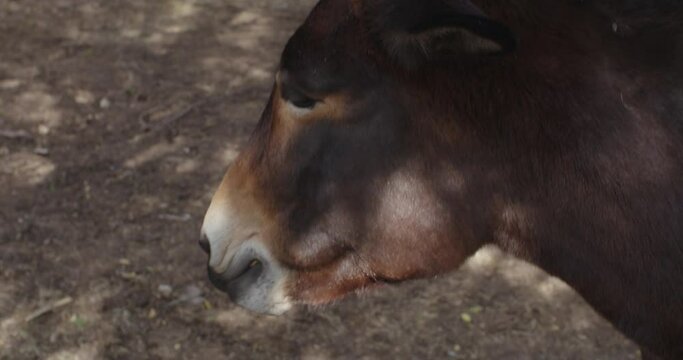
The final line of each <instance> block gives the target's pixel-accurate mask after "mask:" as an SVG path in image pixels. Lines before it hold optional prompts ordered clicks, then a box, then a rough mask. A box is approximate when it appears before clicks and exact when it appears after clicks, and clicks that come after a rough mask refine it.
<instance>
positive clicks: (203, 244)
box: [199, 233, 211, 255]
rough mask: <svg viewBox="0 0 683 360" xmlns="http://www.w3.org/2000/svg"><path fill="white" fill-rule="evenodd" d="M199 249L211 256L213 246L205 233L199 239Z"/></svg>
mask: <svg viewBox="0 0 683 360" xmlns="http://www.w3.org/2000/svg"><path fill="white" fill-rule="evenodd" d="M199 247H200V248H202V250H204V252H205V253H207V254H209V255H211V244H210V243H209V238H208V237H207V236H206V234H204V233H202V235H201V237H200V238H199Z"/></svg>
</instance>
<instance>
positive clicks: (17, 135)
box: [0, 129, 32, 139]
mask: <svg viewBox="0 0 683 360" xmlns="http://www.w3.org/2000/svg"><path fill="white" fill-rule="evenodd" d="M0 137H4V138H8V139H32V137H31V134H29V132H28V131H26V130H6V129H5V130H0Z"/></svg>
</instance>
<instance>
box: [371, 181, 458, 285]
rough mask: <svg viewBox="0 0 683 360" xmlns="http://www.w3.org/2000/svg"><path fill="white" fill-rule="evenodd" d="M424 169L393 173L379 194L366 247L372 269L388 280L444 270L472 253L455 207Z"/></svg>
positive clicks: (426, 274) (452, 266) (454, 265)
mask: <svg viewBox="0 0 683 360" xmlns="http://www.w3.org/2000/svg"><path fill="white" fill-rule="evenodd" d="M420 174H421V172H419V171H416V170H411V168H405V169H402V170H399V171H397V172H395V173H394V174H392V175H391V176H390V177H389V178H388V179H387V181H386V183H385V186H384V187H383V188H382V190H381V191H380V192H379V195H378V198H377V199H376V202H377V206H376V211H375V214H374V219H375V220H374V221H373V222H372V231H371V234H372V236H369V239H370V240H371V241H370V242H368V243H367V247H366V248H365V249H364V251H363V256H364V257H366V258H368V259H371V260H370V263H371V266H372V270H373V271H375V272H376V273H377V274H378V275H379V276H381V277H384V278H386V279H387V280H396V281H398V280H404V279H409V278H416V277H423V276H429V275H434V274H439V273H443V272H445V271H448V270H451V269H453V268H455V267H457V266H458V265H459V264H460V263H461V262H462V261H463V260H464V258H465V257H466V256H467V254H466V253H465V250H464V249H463V246H461V245H460V244H463V243H464V242H462V241H455V240H461V239H454V238H453V234H463V232H462V231H458V229H456V227H455V226H454V224H453V218H452V214H451V212H450V209H449V208H448V207H447V206H446V205H445V204H444V203H443V199H441V198H439V196H437V194H436V192H435V191H434V189H433V188H432V186H431V182H430V181H429V180H428V179H425V178H424V177H423V176H422V175H420Z"/></svg>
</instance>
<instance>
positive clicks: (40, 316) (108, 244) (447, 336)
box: [0, 0, 638, 359]
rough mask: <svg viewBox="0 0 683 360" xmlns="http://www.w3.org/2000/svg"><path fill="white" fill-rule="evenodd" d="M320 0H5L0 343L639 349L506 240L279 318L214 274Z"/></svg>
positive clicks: (202, 352) (322, 350)
mask: <svg viewBox="0 0 683 360" xmlns="http://www.w3.org/2000/svg"><path fill="white" fill-rule="evenodd" d="M311 4H312V1H311V0H301V1H287V2H286V4H285V3H284V2H276V1H265V0H260V1H242V0H231V1H228V0H225V1H218V0H182V1H181V0H164V1H153V2H152V1H148V2H141V1H129V0H121V1H104V0H94V1H93V0H54V1H49V2H46V1H39V0H23V1H16V0H6V1H3V2H0V203H1V204H2V206H1V207H0V247H1V249H2V250H1V251H0V358H2V359H38V358H40V359H91V358H107V359H138V358H139V359H148V358H149V359H178V358H187V359H210V358H226V359H230V358H235V359H245V358H250V359H278V358H282V359H285V358H302V359H336V358H367V359H375V358H384V359H394V358H420V359H422V358H454V359H477V358H478V359H636V358H638V355H637V353H636V349H635V347H634V346H633V345H632V344H630V343H629V342H628V341H626V340H625V339H624V338H623V337H622V336H621V335H619V334H618V333H616V332H615V331H614V330H613V329H612V328H611V327H610V326H609V325H608V324H606V323H605V322H604V321H603V320H601V319H600V318H599V317H598V316H597V315H596V314H595V313H594V312H593V311H592V310H590V309H589V308H588V307H587V306H586V304H585V303H584V302H583V301H582V300H581V299H580V298H579V297H578V296H577V295H575V294H574V293H573V292H572V291H571V290H570V289H569V288H567V286H566V285H564V284H562V283H561V282H559V281H558V280H556V279H553V278H550V277H548V276H547V275H545V274H543V273H542V272H540V271H538V270H536V269H534V268H532V267H530V266H528V265H526V264H523V263H521V262H517V261H515V260H512V259H510V258H507V257H505V256H504V255H502V254H500V252H498V251H497V250H495V249H487V250H485V251H482V252H480V253H479V254H478V255H477V256H476V257H475V258H474V259H473V260H471V261H470V262H469V263H468V265H467V266H466V267H465V268H464V269H462V271H459V272H457V273H455V274H452V275H449V276H446V277H443V278H441V279H434V280H429V281H418V282H414V283H410V284H406V285H404V286H401V287H398V288H391V289H386V290H385V291H382V292H376V293H370V294H365V295H363V296H360V297H356V298H352V299H348V300H345V301H342V302H340V303H338V304H335V305H334V306H332V307H331V308H328V309H325V310H321V309H298V310H296V311H294V312H293V313H291V314H289V315H287V316H285V317H282V318H269V317H258V316H255V315H253V314H250V313H247V312H245V311H243V310H241V309H238V308H235V307H234V306H232V305H231V304H230V303H229V301H227V299H226V298H225V296H223V295H222V294H220V293H217V292H216V291H214V290H212V289H211V287H210V286H209V285H208V284H207V282H206V280H205V273H204V266H205V264H204V262H205V258H204V256H203V254H202V253H201V251H200V250H199V249H198V247H197V246H196V237H197V235H198V230H199V225H200V222H201V218H202V215H203V213H204V211H205V209H206V207H207V205H208V202H209V199H210V196H211V193H212V191H213V190H214V187H215V186H216V185H217V184H218V182H219V180H220V178H221V176H222V174H223V172H224V170H225V168H226V167H227V166H228V165H229V164H230V162H231V161H232V160H233V159H234V157H235V156H236V154H237V152H238V150H239V148H240V145H241V144H243V143H244V141H245V139H246V137H247V136H248V135H249V133H250V131H251V128H252V127H253V126H254V124H255V121H256V119H257V118H258V115H259V113H260V111H261V108H262V106H263V104H264V102H265V99H266V97H267V95H268V93H269V89H270V86H271V82H272V74H273V69H274V67H275V64H276V62H277V59H278V55H279V52H280V50H281V48H282V46H283V44H284V42H285V41H286V39H287V37H288V36H289V34H290V33H291V32H292V31H293V29H294V28H295V27H296V26H297V24H298V23H299V22H300V21H301V20H302V19H303V17H304V16H305V14H306V12H307V10H308V8H309V7H310V6H311Z"/></svg>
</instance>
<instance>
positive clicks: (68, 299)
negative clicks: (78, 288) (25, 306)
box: [25, 296, 74, 322]
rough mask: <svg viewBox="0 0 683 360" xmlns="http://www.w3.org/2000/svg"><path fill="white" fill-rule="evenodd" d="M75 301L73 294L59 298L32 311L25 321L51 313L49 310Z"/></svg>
mask: <svg viewBox="0 0 683 360" xmlns="http://www.w3.org/2000/svg"><path fill="white" fill-rule="evenodd" d="M73 301H74V299H73V298H72V297H71V296H67V297H65V298H63V299H61V300H57V301H55V302H53V303H51V304H48V305H45V306H43V307H41V308H39V309H38V310H36V311H34V312H32V313H30V314H29V315H28V316H27V317H26V319H25V321H26V322H31V321H33V320H35V319H37V318H39V317H41V316H43V315H45V314H47V313H49V312H52V311H55V310H57V309H59V308H62V307H65V306H67V305H69V304H71V303H72V302H73Z"/></svg>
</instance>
